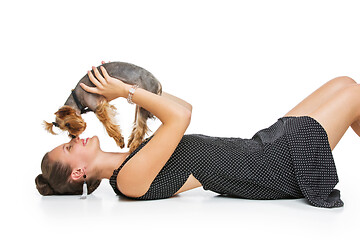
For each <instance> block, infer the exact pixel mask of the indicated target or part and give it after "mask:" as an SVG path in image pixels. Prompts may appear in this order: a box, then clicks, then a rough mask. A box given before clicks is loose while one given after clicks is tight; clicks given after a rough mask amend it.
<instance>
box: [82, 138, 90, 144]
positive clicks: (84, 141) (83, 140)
mask: <svg viewBox="0 0 360 240" xmlns="http://www.w3.org/2000/svg"><path fill="white" fill-rule="evenodd" d="M88 140H89V138H86V139H81V141H82V142H83V146H85V145H86V144H87V142H88Z"/></svg>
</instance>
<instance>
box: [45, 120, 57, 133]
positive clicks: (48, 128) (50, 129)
mask: <svg viewBox="0 0 360 240" xmlns="http://www.w3.org/2000/svg"><path fill="white" fill-rule="evenodd" d="M43 125H44V128H45V130H46V131H48V132H49V133H51V134H53V135H57V134H56V133H55V132H54V131H53V126H54V123H48V122H46V121H43Z"/></svg>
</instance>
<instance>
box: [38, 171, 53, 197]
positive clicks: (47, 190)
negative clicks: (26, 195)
mask: <svg viewBox="0 0 360 240" xmlns="http://www.w3.org/2000/svg"><path fill="white" fill-rule="evenodd" d="M35 184H36V188H37V190H38V191H39V193H40V194H41V195H43V196H47V195H54V194H55V191H54V189H52V187H51V186H50V184H49V182H48V181H47V180H46V179H45V178H44V176H43V175H42V174H39V175H38V176H37V177H36V178H35Z"/></svg>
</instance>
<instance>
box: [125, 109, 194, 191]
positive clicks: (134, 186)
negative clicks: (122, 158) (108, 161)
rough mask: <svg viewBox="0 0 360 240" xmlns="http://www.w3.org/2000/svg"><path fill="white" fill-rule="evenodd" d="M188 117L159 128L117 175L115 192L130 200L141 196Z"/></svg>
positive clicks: (156, 173) (187, 123)
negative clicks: (116, 190)
mask: <svg viewBox="0 0 360 240" xmlns="http://www.w3.org/2000/svg"><path fill="white" fill-rule="evenodd" d="M190 119H191V114H190V113H189V114H184V116H182V117H181V119H179V120H178V121H176V122H172V123H169V124H162V125H161V126H160V127H159V128H158V129H157V131H156V134H154V136H153V137H152V139H151V140H150V141H149V142H148V143H147V144H146V145H145V146H144V147H143V148H142V149H141V150H140V151H139V152H137V153H136V154H135V155H134V156H133V157H132V159H131V161H129V162H128V163H126V164H125V165H124V167H123V168H122V170H121V171H120V173H121V174H120V173H119V175H118V183H119V184H118V187H119V190H120V191H121V192H122V193H123V194H125V195H127V196H130V197H140V196H142V195H144V194H145V193H146V192H147V191H148V189H149V187H150V185H151V183H152V182H153V180H154V179H155V177H156V176H157V175H158V173H159V172H160V171H161V169H162V168H163V167H164V165H165V164H166V162H167V161H168V160H169V158H170V157H171V155H172V154H173V152H174V151H175V149H176V147H177V145H178V144H179V142H180V140H181V139H182V137H183V136H184V133H185V131H186V129H187V127H188V126H189V124H190Z"/></svg>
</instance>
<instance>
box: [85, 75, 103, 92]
mask: <svg viewBox="0 0 360 240" xmlns="http://www.w3.org/2000/svg"><path fill="white" fill-rule="evenodd" d="M88 76H89V79H90V81H91V82H92V83H93V84H94V85H95V86H96V87H97V88H102V86H101V83H100V82H99V81H98V80H97V79H96V78H95V77H94V75H93V74H92V73H91V71H88Z"/></svg>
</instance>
